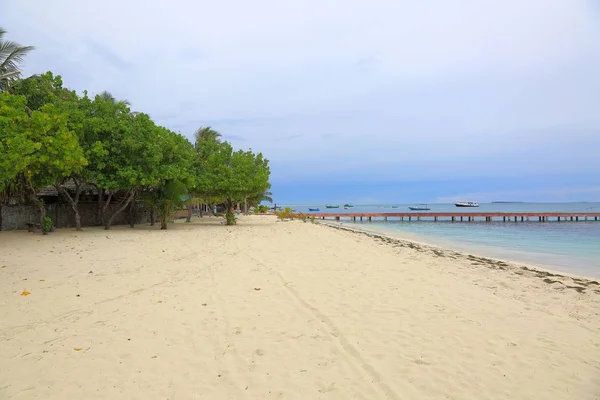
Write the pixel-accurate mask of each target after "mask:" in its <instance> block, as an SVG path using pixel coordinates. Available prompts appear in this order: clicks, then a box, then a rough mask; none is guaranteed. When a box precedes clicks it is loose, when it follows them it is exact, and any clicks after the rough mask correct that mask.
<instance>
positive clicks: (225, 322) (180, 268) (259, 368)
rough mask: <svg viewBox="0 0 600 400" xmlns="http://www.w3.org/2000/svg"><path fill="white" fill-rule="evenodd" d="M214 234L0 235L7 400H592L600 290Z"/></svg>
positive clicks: (438, 253) (276, 239)
mask: <svg viewBox="0 0 600 400" xmlns="http://www.w3.org/2000/svg"><path fill="white" fill-rule="evenodd" d="M220 222H221V220H220V219H219V220H217V219H215V218H203V219H200V218H194V219H193V223H188V224H186V223H184V222H177V223H175V224H172V225H170V227H169V230H168V231H160V230H158V229H157V228H150V227H149V226H147V225H144V226H139V227H136V228H134V229H130V228H128V227H114V229H113V230H111V231H104V230H102V229H100V228H87V229H85V230H84V231H83V232H75V231H74V230H59V231H57V232H54V233H52V234H50V235H48V236H44V237H42V236H41V235H39V234H31V233H27V232H0V340H1V345H0V399H144V400H147V399H171V400H173V399H460V400H464V399H466V400H469V399H473V400H475V399H476V400H485V399H490V400H491V399H511V400H519V399H573V400H575V399H576V400H585V399H598V398H600V316H599V315H598V313H599V312H600V285H599V284H598V283H597V282H595V281H591V280H585V279H579V278H574V279H573V278H569V277H565V276H556V275H553V274H550V273H546V272H536V271H532V270H529V269H524V268H523V267H520V266H517V265H513V264H509V263H504V262H497V261H491V260H486V259H482V258H480V257H468V256H466V255H463V254H461V253H457V252H453V251H450V250H438V249H434V248H429V247H427V246H423V245H418V244H411V243H409V242H399V241H395V240H392V239H387V238H382V237H371V236H368V235H367V234H361V233H353V232H348V231H344V230H339V229H335V228H332V227H328V226H323V225H319V224H311V223H302V222H300V221H291V222H276V219H275V217H270V216H249V217H242V218H241V219H240V222H239V224H238V225H237V226H232V227H227V226H223V225H221V224H220ZM28 293H29V294H28ZM25 294H28V295H25Z"/></svg>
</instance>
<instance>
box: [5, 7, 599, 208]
mask: <svg viewBox="0 0 600 400" xmlns="http://www.w3.org/2000/svg"><path fill="white" fill-rule="evenodd" d="M598 4H599V3H598V2H597V1H578V0H527V1H524V0H496V1H492V0H487V1H486V0H456V1H452V0H430V1H417V0H411V1H407V0H375V1H370V2H365V1H358V0H344V1H341V0H339V1H324V0H320V1H313V0H304V1H294V2H292V1H285V0H279V1H261V0H258V1H252V2H248V1H220V2H216V1H211V2H208V1H191V0H179V1H174V2H166V1H164V0H160V1H159V0H145V1H137V0H130V1H123V0H121V1H113V0H105V1H103V2H87V1H85V2H84V1H75V0H71V1H70V0H53V1H43V0H2V1H1V2H0V16H1V20H0V26H2V27H4V28H5V29H7V30H8V35H7V36H8V38H9V39H11V40H15V41H17V42H19V43H21V44H23V45H34V46H36V50H35V51H34V52H32V53H31V54H30V55H29V56H28V57H27V60H26V66H25V73H26V74H33V73H42V72H45V71H48V70H51V71H53V72H54V73H57V74H60V75H62V76H63V80H64V82H65V85H67V86H68V87H70V88H72V89H76V90H78V91H82V90H83V89H87V90H88V91H89V92H91V93H98V92H100V91H103V90H108V91H110V92H111V93H113V95H115V97H117V98H120V99H127V100H129V101H130V102H131V103H132V109H133V110H136V111H143V112H146V113H148V114H150V116H151V117H152V118H153V119H154V120H155V121H157V122H158V123H159V124H161V125H164V126H166V127H168V128H170V129H173V130H175V131H178V132H181V133H182V134H184V135H186V136H188V137H191V136H192V134H193V132H194V130H195V129H196V128H197V127H199V126H202V125H211V126H212V127H214V128H216V129H217V130H219V131H221V132H222V133H223V135H224V137H225V138H226V139H227V140H229V141H231V142H232V143H233V144H234V146H236V147H242V148H248V147H251V148H252V149H253V150H255V151H261V152H263V153H264V154H265V155H266V157H267V158H269V159H270V160H271V162H272V169H273V175H272V181H273V186H274V188H273V189H274V192H275V199H276V200H279V202H280V203H284V202H294V203H302V202H318V201H323V202H325V201H340V202H342V201H352V202H356V203H358V202H394V201H398V202H419V201H428V202H433V201H436V200H437V201H454V200H457V199H462V200H479V201H491V200H527V201H539V200H546V201H565V200H569V201H570V200H588V201H591V200H600V129H599V128H600V6H599V5H598ZM332 183H334V184H332Z"/></svg>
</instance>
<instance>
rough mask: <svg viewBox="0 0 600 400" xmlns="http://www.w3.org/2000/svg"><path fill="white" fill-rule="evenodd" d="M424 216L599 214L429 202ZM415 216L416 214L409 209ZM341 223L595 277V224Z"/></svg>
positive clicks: (379, 208) (577, 207) (599, 256)
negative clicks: (462, 205)
mask: <svg viewBox="0 0 600 400" xmlns="http://www.w3.org/2000/svg"><path fill="white" fill-rule="evenodd" d="M408 206H409V204H370V205H358V204H357V205H354V206H353V207H352V208H350V209H349V210H344V208H343V205H342V204H340V208H338V209H327V208H325V205H324V204H318V205H290V207H292V208H293V209H294V210H296V211H298V212H304V213H308V214H310V211H309V210H308V209H309V208H319V209H320V212H336V213H351V212H354V213H383V212H390V213H391V212H409V211H410V210H409V209H408ZM428 206H429V208H430V209H431V210H430V211H429V212H457V211H458V212H460V213H464V214H467V213H470V212H515V213H518V212H544V211H546V212H573V211H574V212H599V213H600V203H483V204H482V203H480V204H479V207H477V208H457V207H456V206H455V205H454V204H429V205H428ZM414 212H415V213H418V211H414ZM342 222H343V223H344V224H350V225H356V226H358V227H360V226H361V225H362V226H365V227H368V228H369V229H370V230H378V231H381V232H382V233H389V234H392V235H396V236H399V237H404V238H406V239H409V240H410V239H412V240H415V241H420V242H423V243H430V244H434V245H438V246H441V247H446V248H452V249H455V250H458V251H463V252H468V253H472V254H476V255H481V256H487V257H493V258H499V259H504V260H508V261H515V262H522V263H526V264H532V265H536V266H540V267H544V268H548V269H552V270H555V271H561V272H566V273H571V274H577V275H583V276H589V277H594V278H600V221H587V222H585V221H579V222H556V221H550V222H541V223H540V222H538V221H537V220H536V221H532V222H501V221H494V222H491V223H490V222H484V221H476V222H461V223H459V222H457V223H452V222H450V221H443V222H433V221H432V220H428V221H425V220H422V221H419V222H417V221H414V220H413V221H411V222H408V221H404V222H400V221H398V220H397V219H390V220H388V221H387V222H386V221H383V220H382V219H373V221H371V222H369V221H367V220H366V219H365V220H364V221H362V222H360V221H356V222H354V221H351V220H348V219H342Z"/></svg>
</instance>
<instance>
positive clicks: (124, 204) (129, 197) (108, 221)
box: [104, 189, 135, 230]
mask: <svg viewBox="0 0 600 400" xmlns="http://www.w3.org/2000/svg"><path fill="white" fill-rule="evenodd" d="M134 196H135V189H131V190H130V191H129V194H128V195H127V197H126V198H125V200H123V201H122V204H121V206H120V207H118V208H117V210H116V211H115V212H114V213H113V214H112V215H111V216H110V217H109V218H108V219H106V216H104V219H105V223H104V229H105V230H109V229H110V226H111V225H112V222H113V220H114V219H115V217H116V216H117V215H119V214H120V213H121V212H123V210H125V209H126V208H127V206H128V205H129V203H131V200H133V198H134ZM109 197H110V195H109ZM107 203H108V201H107ZM105 210H106V205H105Z"/></svg>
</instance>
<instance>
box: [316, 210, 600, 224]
mask: <svg viewBox="0 0 600 400" xmlns="http://www.w3.org/2000/svg"><path fill="white" fill-rule="evenodd" d="M306 215H308V216H313V217H315V218H320V219H328V218H330V219H335V220H336V221H339V220H341V219H342V218H344V219H350V220H351V221H357V220H359V221H364V220H367V221H372V220H373V219H374V218H377V219H383V220H384V221H388V220H399V221H434V222H441V221H448V222H475V221H478V222H530V221H538V222H550V221H556V222H563V221H569V222H579V221H600V212H512V213H511V212H462V213H461V212H438V213H435V212H404V213H318V212H317V213H313V212H310V213H308V214H306Z"/></svg>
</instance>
